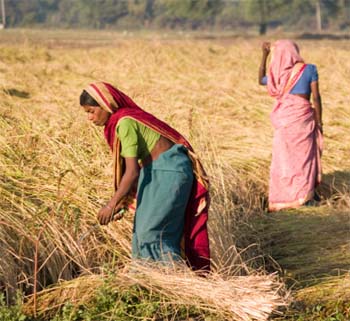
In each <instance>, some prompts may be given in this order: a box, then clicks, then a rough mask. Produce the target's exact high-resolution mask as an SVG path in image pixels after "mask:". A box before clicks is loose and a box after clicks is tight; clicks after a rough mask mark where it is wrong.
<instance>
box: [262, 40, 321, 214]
mask: <svg viewBox="0 0 350 321" xmlns="http://www.w3.org/2000/svg"><path fill="white" fill-rule="evenodd" d="M273 50H274V52H273V57H272V60H271V64H270V68H269V74H268V76H269V78H268V79H269V81H268V91H269V94H270V95H271V96H273V97H275V98H276V103H275V105H274V108H273V110H272V112H271V115H270V118H271V122H272V125H273V128H274V138H273V147H272V162H271V168H270V182H269V211H278V210H281V209H285V208H297V207H299V206H301V205H303V204H305V203H306V202H307V201H308V200H311V199H313V197H314V193H315V187H316V186H317V185H318V184H319V183H320V182H321V161H320V160H321V153H322V134H321V133H320V131H319V129H318V127H317V126H316V123H315V117H314V110H313V108H312V107H311V104H310V102H309V101H308V100H306V99H304V98H302V97H300V96H296V95H292V94H289V91H290V90H291V88H293V86H294V85H295V84H296V83H297V81H298V80H299V78H300V76H301V75H302V73H303V70H304V68H305V66H306V65H305V64H304V63H303V60H302V58H301V57H300V55H299V52H298V48H297V47H296V45H295V44H294V43H293V42H291V41H289V40H280V41H277V42H276V43H275V47H274V49H273Z"/></svg>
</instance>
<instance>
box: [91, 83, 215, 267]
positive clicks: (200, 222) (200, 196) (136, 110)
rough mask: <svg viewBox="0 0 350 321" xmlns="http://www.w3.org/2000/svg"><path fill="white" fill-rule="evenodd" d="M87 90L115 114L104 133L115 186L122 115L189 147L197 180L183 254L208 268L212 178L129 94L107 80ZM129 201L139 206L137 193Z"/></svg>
mask: <svg viewBox="0 0 350 321" xmlns="http://www.w3.org/2000/svg"><path fill="white" fill-rule="evenodd" d="M85 90H86V91H87V92H88V93H89V94H90V95H91V96H92V97H93V98H94V99H95V100H96V101H97V102H98V103H99V104H100V106H101V107H102V108H103V109H104V110H106V111H107V112H109V113H111V114H112V115H111V117H110V118H109V120H108V122H107V124H106V125H105V129H104V133H105V138H106V140H107V143H108V144H109V146H110V148H111V150H112V152H113V157H114V188H115V189H117V188H118V186H119V183H120V180H121V177H122V175H123V172H124V167H123V166H124V164H123V158H122V157H121V155H120V141H119V139H118V137H117V136H116V135H115V128H116V126H117V124H118V122H119V121H120V120H121V119H122V118H124V117H128V118H132V119H134V120H136V121H138V122H140V123H142V124H144V125H146V126H148V127H150V128H151V129H153V130H154V131H156V132H158V133H159V134H161V135H162V136H164V137H166V138H168V139H169V140H171V141H172V142H174V143H175V144H181V145H184V146H185V147H186V148H187V150H188V156H189V158H190V159H191V161H192V168H193V173H194V183H193V186H192V192H191V196H190V199H189V201H188V204H187V209H186V214H185V227H184V235H183V241H184V253H185V256H186V259H187V262H188V264H189V265H190V266H191V267H192V268H193V269H194V270H209V268H210V251H209V238H208V231H207V220H208V208H209V191H208V189H209V180H208V177H207V175H206V173H205V171H204V168H203V166H202V164H201V162H200V160H199V159H198V157H197V155H196V154H195V153H194V151H193V148H192V147H191V145H190V144H189V142H188V141H187V140H186V139H185V138H184V137H183V136H182V135H181V134H180V133H178V132H177V131H176V130H175V129H173V128H172V127H170V126H169V125H167V124H166V123H164V122H163V121H161V120H159V119H157V118H156V117H155V116H153V115H151V114H150V113H147V112H146V111H144V110H143V109H141V108H140V107H139V106H138V105H137V104H136V103H135V102H134V101H133V100H132V99H131V98H130V97H128V96H127V95H125V94H124V93H123V92H121V91H120V90H118V89H117V88H115V87H113V86H112V85H110V84H108V83H104V82H99V83H94V84H90V85H89V86H88V87H87V88H85ZM127 202H128V207H129V209H130V210H131V211H133V210H135V209H136V198H135V195H131V196H129V199H128V200H127Z"/></svg>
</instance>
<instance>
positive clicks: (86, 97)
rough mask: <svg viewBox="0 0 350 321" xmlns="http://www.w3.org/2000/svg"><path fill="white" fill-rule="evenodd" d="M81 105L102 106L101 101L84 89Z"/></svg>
mask: <svg viewBox="0 0 350 321" xmlns="http://www.w3.org/2000/svg"><path fill="white" fill-rule="evenodd" d="M80 106H96V107H97V106H100V105H99V103H98V102H97V101H96V100H95V99H93V98H92V97H91V96H90V94H89V93H88V92H87V91H86V90H83V92H82V93H81V95H80Z"/></svg>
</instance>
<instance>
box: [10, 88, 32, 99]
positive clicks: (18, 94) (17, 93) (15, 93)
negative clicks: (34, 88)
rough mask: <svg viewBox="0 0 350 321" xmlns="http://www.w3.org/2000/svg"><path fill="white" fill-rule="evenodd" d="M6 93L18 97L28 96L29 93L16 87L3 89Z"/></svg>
mask: <svg viewBox="0 0 350 321" xmlns="http://www.w3.org/2000/svg"><path fill="white" fill-rule="evenodd" d="M4 93H5V94H6V95H10V96H14V97H18V98H30V94H29V93H28V92H26V91H23V90H18V89H16V88H10V89H4Z"/></svg>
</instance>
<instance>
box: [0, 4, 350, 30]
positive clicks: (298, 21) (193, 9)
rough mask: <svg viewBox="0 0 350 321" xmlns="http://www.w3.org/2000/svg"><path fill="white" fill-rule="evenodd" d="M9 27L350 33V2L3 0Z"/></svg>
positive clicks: (6, 21)
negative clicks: (324, 31)
mask: <svg viewBox="0 0 350 321" xmlns="http://www.w3.org/2000/svg"><path fill="white" fill-rule="evenodd" d="M1 1H3V2H4V5H3V7H4V8H5V18H4V17H3V24H5V23H6V27H7V28H8V27H33V26H37V27H40V26H45V27H54V28H90V29H121V28H122V29H140V28H168V29H189V30H198V29H219V30H222V29H224V30H225V29H228V30H230V29H231V30H232V29H239V28H257V30H258V31H259V33H260V34H264V33H265V32H266V31H267V29H268V28H278V27H280V28H283V30H286V31H297V30H309V31H312V32H315V31H316V32H317V31H322V30H345V31H347V30H349V29H350V0H1Z"/></svg>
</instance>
